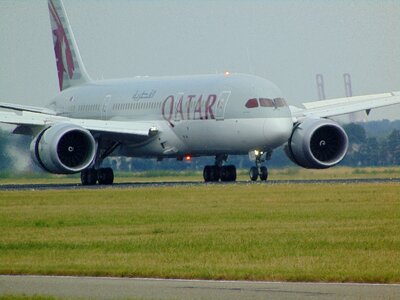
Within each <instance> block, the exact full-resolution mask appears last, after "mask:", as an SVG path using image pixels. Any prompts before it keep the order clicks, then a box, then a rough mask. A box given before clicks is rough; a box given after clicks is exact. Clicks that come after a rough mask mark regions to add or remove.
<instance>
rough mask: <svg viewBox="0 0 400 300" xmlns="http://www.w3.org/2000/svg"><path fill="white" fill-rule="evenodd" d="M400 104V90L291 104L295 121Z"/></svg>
mask: <svg viewBox="0 0 400 300" xmlns="http://www.w3.org/2000/svg"><path fill="white" fill-rule="evenodd" d="M394 104H400V92H391V93H383V94H374V95H366V96H356V97H347V98H337V99H331V100H321V101H314V102H306V103H303V106H304V108H298V107H294V106H291V107H290V109H291V111H292V116H293V119H294V121H295V122H297V121H299V120H302V119H304V118H307V117H318V118H328V117H334V116H340V115H345V114H349V113H353V112H358V111H367V113H368V112H369V111H370V110H371V109H374V108H379V107H384V106H389V105H394Z"/></svg>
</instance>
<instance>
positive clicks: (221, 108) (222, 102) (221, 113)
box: [215, 91, 231, 121]
mask: <svg viewBox="0 0 400 300" xmlns="http://www.w3.org/2000/svg"><path fill="white" fill-rule="evenodd" d="M230 95H231V91H223V92H222V93H221V94H220V95H219V97H218V102H217V111H216V114H215V119H216V120H217V121H222V120H224V117H225V108H226V104H227V103H228V100H229V96H230Z"/></svg>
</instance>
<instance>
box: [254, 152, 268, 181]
mask: <svg viewBox="0 0 400 300" xmlns="http://www.w3.org/2000/svg"><path fill="white" fill-rule="evenodd" d="M271 155H272V152H271V151H268V152H262V151H257V150H255V151H251V152H249V157H250V160H253V161H255V163H256V165H255V166H254V167H251V168H250V172H249V177H250V180H251V181H257V179H258V178H260V180H261V181H267V179H268V169H267V167H265V166H261V164H262V163H264V162H265V161H266V160H269V159H271Z"/></svg>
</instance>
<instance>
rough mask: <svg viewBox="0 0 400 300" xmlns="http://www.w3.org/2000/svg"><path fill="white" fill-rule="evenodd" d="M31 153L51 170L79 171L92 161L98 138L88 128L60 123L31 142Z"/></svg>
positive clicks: (44, 167) (59, 172)
mask: <svg viewBox="0 0 400 300" xmlns="http://www.w3.org/2000/svg"><path fill="white" fill-rule="evenodd" d="M31 154H32V157H33V159H34V161H35V162H36V163H37V164H38V165H39V166H40V167H42V168H43V169H44V170H46V171H48V172H50V173H55V174H72V173H78V172H80V171H82V170H84V169H86V168H87V167H88V166H90V164H91V163H92V161H93V159H94V157H95V155H96V142H95V140H94V138H93V136H92V135H91V133H90V132H89V131H88V130H86V129H84V128H82V127H79V126H77V125H73V124H66V123H59V124H56V125H53V126H51V127H48V128H46V129H44V130H43V131H42V132H41V133H39V134H38V136H37V137H36V138H35V139H34V140H33V141H32V143H31Z"/></svg>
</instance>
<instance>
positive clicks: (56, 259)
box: [0, 183, 400, 283]
mask: <svg viewBox="0 0 400 300" xmlns="http://www.w3.org/2000/svg"><path fill="white" fill-rule="evenodd" d="M399 192H400V184H396V183H392V184H370V185H366V184H357V185H346V184H344V185H327V184H316V185H311V184H305V185H300V184H297V185H262V184H259V185H252V184H249V185H241V186H231V185H228V186H225V185H211V186H210V185H205V186H193V187H157V188H137V189H130V190H128V189H121V190H118V189H110V190H107V189H106V190H101V191H96V190H80V191H27V192H0V273H1V274H58V275H94V276H100V275H102V276H103V275H104V276H140V277H166V278H206V279H249V280H288V281H297V280H302V281H304V280H305V281H339V282H341V281H355V282H385V283H392V282H397V283H398V282H400V234H399V232H400V200H399V198H400V197H399Z"/></svg>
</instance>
